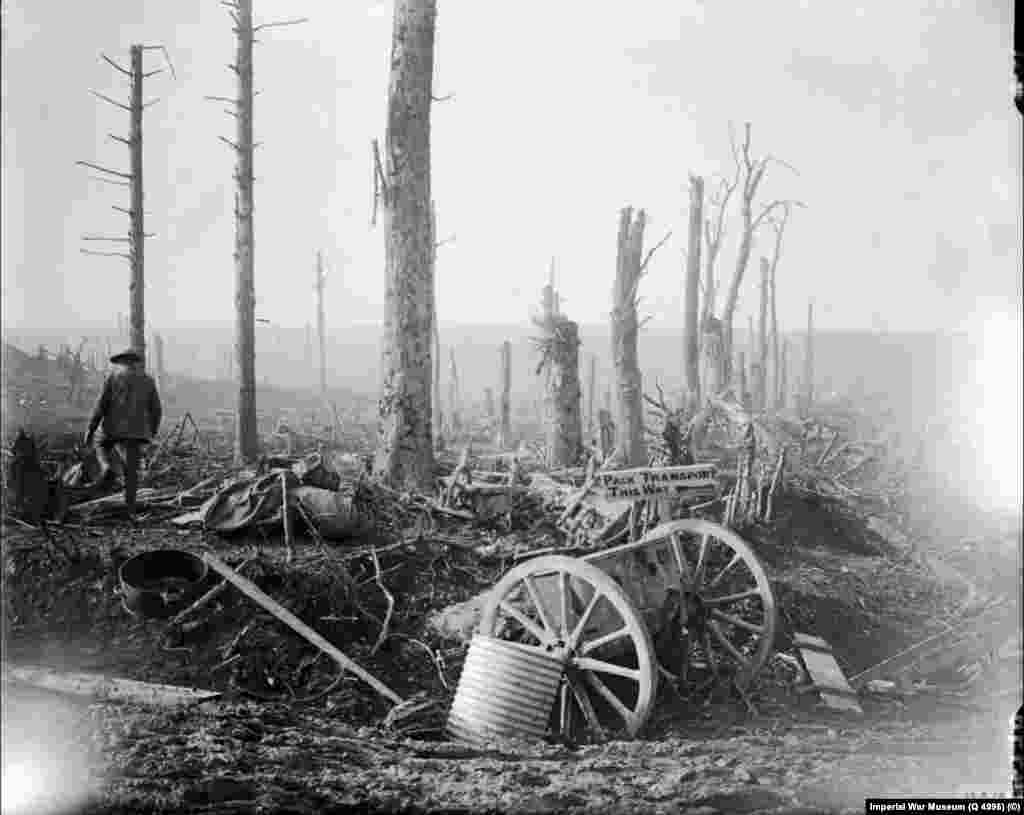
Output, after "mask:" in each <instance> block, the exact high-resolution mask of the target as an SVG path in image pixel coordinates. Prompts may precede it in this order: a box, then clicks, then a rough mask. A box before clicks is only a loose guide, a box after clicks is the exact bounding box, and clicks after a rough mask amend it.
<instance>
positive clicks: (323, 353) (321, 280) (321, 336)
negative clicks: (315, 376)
mask: <svg viewBox="0 0 1024 815" xmlns="http://www.w3.org/2000/svg"><path fill="white" fill-rule="evenodd" d="M326 282H327V275H326V274H325V272H324V257H323V252H320V251H317V253H316V278H315V282H314V284H313V287H314V289H316V334H317V343H318V348H319V352H320V360H319V370H320V399H321V401H323V402H324V403H326V401H327V330H326V321H325V319H324V284H325V283H326Z"/></svg>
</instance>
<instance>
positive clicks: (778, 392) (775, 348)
mask: <svg viewBox="0 0 1024 815" xmlns="http://www.w3.org/2000/svg"><path fill="white" fill-rule="evenodd" d="M778 257H779V254H778V252H777V251H776V253H775V260H774V261H773V262H772V273H771V280H769V282H768V289H769V291H768V296H769V298H770V302H771V309H772V311H771V320H772V327H771V332H772V376H771V380H770V381H771V383H772V389H771V394H772V397H771V398H772V405H773V406H774V408H775V409H776V410H781V409H782V408H784V407H785V405H784V404H783V402H782V381H783V375H782V359H781V357H780V355H779V353H780V352H779V314H778V310H777V309H776V304H775V269H776V267H777V266H778Z"/></svg>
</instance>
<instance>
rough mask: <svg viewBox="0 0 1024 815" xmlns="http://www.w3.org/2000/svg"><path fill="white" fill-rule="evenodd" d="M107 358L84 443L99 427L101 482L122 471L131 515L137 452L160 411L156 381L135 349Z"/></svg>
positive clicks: (151, 432)
mask: <svg viewBox="0 0 1024 815" xmlns="http://www.w3.org/2000/svg"><path fill="white" fill-rule="evenodd" d="M110 361H111V363H112V364H113V365H114V371H113V373H111V374H110V375H109V376H108V377H107V378H106V381H105V382H104V383H103V390H102V392H101V393H100V396H99V399H98V400H97V402H96V407H95V408H94V409H93V412H92V418H91V419H90V420H89V430H88V431H87V432H86V434H85V443H86V445H92V444H93V440H94V438H95V437H96V431H97V429H99V430H100V435H99V438H98V440H97V443H96V458H97V460H98V461H99V464H100V468H101V480H102V483H104V484H109V483H110V482H111V481H113V480H114V478H115V476H116V475H117V474H118V473H117V471H118V470H121V471H122V472H123V475H124V500H125V504H127V506H128V512H129V514H131V515H132V516H134V515H135V494H136V492H137V490H138V485H139V458H140V454H141V452H142V447H143V445H146V444H148V443H149V441H150V440H151V439H152V438H153V437H154V436H156V433H157V430H159V429H160V419H161V416H162V413H163V410H162V407H161V405H160V395H159V394H158V393H157V388H156V382H154V381H153V377H151V376H150V375H149V374H147V373H146V372H145V371H144V370H143V369H142V356H141V355H140V354H139V353H138V352H137V351H134V350H128V351H122V352H121V353H119V354H114V356H112V357H111V358H110Z"/></svg>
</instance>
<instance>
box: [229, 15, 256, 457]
mask: <svg viewBox="0 0 1024 815" xmlns="http://www.w3.org/2000/svg"><path fill="white" fill-rule="evenodd" d="M237 14H238V23H237V25H236V27H235V30H236V33H237V35H238V48H237V53H236V56H235V71H236V73H237V74H238V100H237V102H236V110H237V113H238V134H237V136H236V145H237V146H236V149H235V153H236V155H237V163H236V166H235V181H236V183H237V185H238V191H237V192H236V194H235V310H236V318H235V354H236V356H237V358H238V366H237V367H238V406H237V420H236V423H235V427H236V433H235V460H236V461H237V462H239V463H248V462H252V461H254V460H255V459H256V457H257V456H258V455H259V431H258V428H257V425H256V311H255V308H256V292H255V275H254V271H255V235H254V232H253V206H254V204H253V186H254V185H253V138H252V133H253V103H252V100H253V86H252V73H253V67H252V46H253V23H252V0H238V12H237Z"/></svg>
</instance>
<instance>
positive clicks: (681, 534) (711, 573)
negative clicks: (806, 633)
mask: <svg viewBox="0 0 1024 815" xmlns="http://www.w3.org/2000/svg"><path fill="white" fill-rule="evenodd" d="M645 543H647V544H650V545H651V547H653V548H654V549H655V553H654V554H655V559H657V555H658V552H657V549H658V548H659V546H658V544H662V545H663V546H662V547H660V548H664V547H665V546H667V549H668V552H666V553H665V554H667V555H668V556H669V558H670V564H671V566H673V567H674V568H668V569H661V570H659V571H660V574H661V575H662V580H663V581H664V584H665V588H666V589H667V590H676V591H678V592H679V593H680V600H679V605H680V606H681V613H680V615H679V619H680V622H681V624H682V629H681V631H679V634H680V635H681V640H680V642H679V644H680V645H681V646H682V649H681V650H682V654H681V660H680V664H679V665H678V672H679V674H680V678H682V679H689V678H690V677H691V672H693V678H696V675H697V674H699V673H700V671H701V669H703V670H704V671H705V675H710V676H716V677H721V676H723V675H725V676H729V677H730V678H732V679H733V680H734V681H735V682H736V684H737V685H739V686H740V687H741V688H743V687H746V686H747V685H748V684H749V683H750V682H751V680H753V678H754V677H755V676H756V675H757V673H758V672H759V671H760V669H761V667H762V666H763V665H764V663H765V660H767V658H768V656H769V655H770V654H771V651H772V647H773V645H774V641H775V625H776V611H775V597H774V594H773V593H772V589H771V583H770V582H769V580H768V576H767V574H766V573H765V571H764V567H763V566H762V565H761V562H760V561H759V560H758V558H757V555H756V554H755V553H754V551H753V549H751V547H750V546H749V545H748V544H747V543H746V542H745V541H744V540H743V539H742V538H741V537H739V535H737V534H736V533H735V532H732V531H731V530H729V529H727V528H725V527H723V526H720V525H718V524H715V523H712V522H710V521H703V520H682V521H673V522H670V523H667V524H662V525H661V526H659V527H657V528H656V529H654V530H652V531H651V532H650V533H649V534H648V535H647V536H645V538H644V539H643V540H642V541H640V543H639V546H643V545H644V544H645ZM660 633H662V632H659V634H660ZM659 641H660V637H659ZM661 650H662V649H661V648H659V651H661ZM673 667H677V666H673ZM666 669H667V670H669V671H670V672H673V673H674V672H675V671H672V668H669V667H668V666H666Z"/></svg>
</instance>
